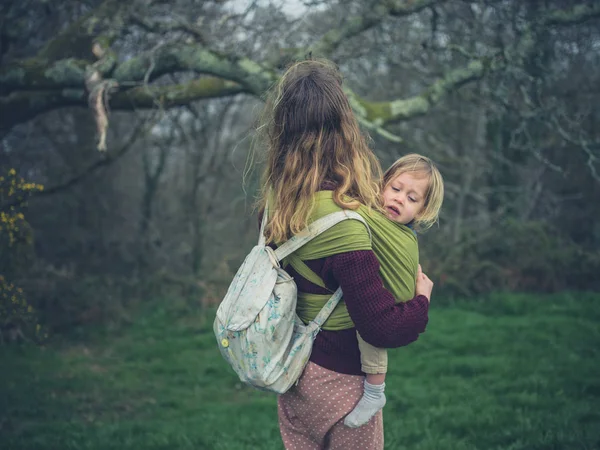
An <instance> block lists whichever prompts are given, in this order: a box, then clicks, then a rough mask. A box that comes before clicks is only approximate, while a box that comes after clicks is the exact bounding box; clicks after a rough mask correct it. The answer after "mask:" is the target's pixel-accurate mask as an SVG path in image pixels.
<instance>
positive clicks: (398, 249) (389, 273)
mask: <svg viewBox="0 0 600 450" xmlns="http://www.w3.org/2000/svg"><path fill="white" fill-rule="evenodd" d="M341 210H342V208H340V207H339V206H338V205H337V204H336V203H335V202H334V201H333V192H332V191H319V192H317V193H316V194H315V208H314V210H313V213H312V214H311V217H310V220H309V222H313V221H315V220H317V219H319V218H321V217H323V216H325V215H327V214H330V213H332V212H336V211H341ZM357 212H358V213H359V214H360V215H361V216H362V217H363V218H364V219H365V221H366V222H367V224H368V225H369V229H370V230H371V237H372V239H371V241H369V236H368V233H365V229H364V225H363V224H362V223H360V222H359V221H356V220H345V221H343V222H340V223H339V224H337V225H335V226H333V227H332V228H331V229H330V230H328V231H326V232H325V233H323V234H321V235H319V236H317V237H316V238H315V239H313V240H312V241H310V242H309V243H308V244H306V245H304V246H303V247H301V248H300V249H298V250H297V251H296V252H295V253H293V254H292V255H290V256H288V257H287V258H286V259H285V260H284V264H288V263H289V264H290V265H291V266H292V267H293V268H294V269H295V270H296V271H297V272H298V273H299V274H300V275H302V276H303V277H304V278H306V279H307V280H309V281H311V282H312V283H315V284H317V285H318V286H321V287H324V288H326V287H325V284H324V283H323V280H322V279H321V278H320V277H319V276H318V275H317V274H315V273H314V272H313V271H312V270H311V269H310V268H309V267H308V266H307V265H306V264H304V262H303V261H307V260H312V259H321V258H325V257H328V256H331V255H335V254H338V253H345V252H350V251H356V250H371V249H372V250H373V251H374V252H375V255H376V256H377V259H378V260H379V263H380V274H381V278H382V279H383V283H384V286H385V287H386V288H387V289H388V290H389V291H390V292H391V293H392V294H393V295H394V297H395V298H396V301H408V300H410V299H411V298H413V297H414V294H415V280H416V276H417V266H418V264H419V251H418V243H417V238H416V236H415V234H414V233H413V231H412V230H411V229H410V228H408V227H406V226H404V225H401V224H398V223H396V222H393V221H391V220H389V219H388V218H387V217H385V216H384V215H383V214H381V213H379V212H377V211H372V210H369V209H368V208H367V207H364V206H360V207H359V209H358V210H357ZM330 297H331V295H317V294H307V293H304V292H298V306H297V308H296V311H297V312H298V316H299V317H300V319H302V320H303V321H304V322H305V323H308V322H309V321H310V320H312V319H314V318H315V317H316V316H317V314H318V313H319V311H320V310H321V308H322V307H323V305H325V303H326V302H327V300H329V298H330ZM353 327H354V323H353V322H352V320H351V319H350V315H349V314H348V309H347V308H346V304H345V302H344V299H343V298H342V300H341V301H340V302H339V304H338V305H337V307H336V308H335V309H334V310H333V313H332V314H331V316H329V319H328V320H327V321H326V322H325V323H324V325H323V327H322V328H323V329H324V330H344V329H348V328H353Z"/></svg>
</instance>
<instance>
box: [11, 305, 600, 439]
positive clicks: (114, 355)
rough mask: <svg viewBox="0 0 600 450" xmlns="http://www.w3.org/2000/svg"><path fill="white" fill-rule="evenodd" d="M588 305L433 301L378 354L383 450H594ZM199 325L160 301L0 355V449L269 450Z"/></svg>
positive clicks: (206, 329)
mask: <svg viewBox="0 0 600 450" xmlns="http://www.w3.org/2000/svg"><path fill="white" fill-rule="evenodd" d="M596 302H598V303H596ZM599 303H600V295H598V294H582V295H578V294H561V295H554V296H528V295H506V296H502V295H497V296H493V297H490V298H487V299H485V300H483V299H482V300H481V301H479V302H475V303H473V302H471V303H460V302H459V303H456V304H455V305H454V306H450V307H436V306H435V304H434V305H433V307H432V311H431V314H430V323H429V326H428V331H427V332H426V333H425V334H424V335H423V336H422V338H420V339H419V341H418V342H417V343H416V344H413V345H411V346H409V347H406V348H403V349H398V350H393V351H391V352H390V366H391V371H390V374H389V376H388V381H387V385H388V389H387V393H388V405H387V406H386V408H385V411H384V421H385V441H386V449H415V450H417V449H419V450H426V449H427V450H439V449H450V450H463V449H464V450H467V449H485V450H493V449H506V450H508V449H511V450H517V449H523V450H525V449H527V450H538V449H539V450H542V449H567V450H575V449H600V402H599V400H600V370H599V369H600V358H599V356H600V326H599V323H600V304H599ZM210 325H211V319H210V318H209V317H208V318H203V317H202V316H200V315H197V316H196V315H194V314H193V313H191V312H190V308H189V307H186V308H183V307H178V306H177V305H173V304H170V306H167V305H166V303H165V304H164V305H163V306H162V307H160V306H157V305H152V307H148V308H147V310H146V311H145V312H141V313H139V314H138V317H137V319H136V320H135V321H134V323H133V324H132V325H129V326H121V327H118V328H115V329H97V330H93V329H92V330H87V331H86V332H85V333H84V334H82V335H81V336H78V337H76V338H75V337H71V338H70V339H69V340H62V341H61V342H53V343H49V344H48V345H46V346H45V347H44V348H38V347H33V346H5V347H0V361H1V371H0V448H1V449H122V450H124V449H211V450H212V449H281V448H282V445H281V442H280V438H279V432H278V428H277V412H276V406H275V397H274V396H273V395H268V394H264V393H261V392H257V391H253V390H251V389H249V388H246V387H243V386H241V385H240V384H239V383H238V381H237V378H236V377H235V375H234V374H233V372H231V371H230V370H229V369H228V367H226V366H225V363H224V362H223V361H222V359H221V356H220V354H219V352H218V349H217V347H216V344H215V341H214V337H213V335H212V331H211V328H210ZM74 342H76V343H74Z"/></svg>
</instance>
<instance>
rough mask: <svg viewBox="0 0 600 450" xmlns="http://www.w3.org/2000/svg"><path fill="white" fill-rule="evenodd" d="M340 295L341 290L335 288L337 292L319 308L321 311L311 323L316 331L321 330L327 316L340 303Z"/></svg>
mask: <svg viewBox="0 0 600 450" xmlns="http://www.w3.org/2000/svg"><path fill="white" fill-rule="evenodd" d="M342 295H343V293H342V288H337V290H336V291H335V292H334V293H333V295H332V296H331V298H330V299H329V300H327V303H325V305H324V306H323V307H322V308H321V311H319V314H317V317H315V318H314V319H313V320H312V321H311V322H312V323H314V324H315V325H316V326H317V328H318V329H321V327H322V326H323V324H324V323H325V321H326V320H327V319H329V316H330V315H331V313H332V312H333V310H334V309H335V307H336V306H337V304H338V303H339V302H340V300H341V298H342Z"/></svg>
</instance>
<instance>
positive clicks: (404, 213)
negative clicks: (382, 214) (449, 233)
mask: <svg viewBox="0 0 600 450" xmlns="http://www.w3.org/2000/svg"><path fill="white" fill-rule="evenodd" d="M428 186H429V176H428V175H427V174H422V173H419V172H404V173H401V174H400V175H398V176H397V177H395V178H392V180H391V181H390V182H389V183H388V185H387V186H386V187H385V189H384V190H383V204H384V207H385V211H386V213H387V216H388V217H389V218H390V219H391V220H393V221H394V222H398V223H401V224H404V225H406V224H407V223H410V222H412V221H413V220H414V218H415V217H416V216H417V215H418V214H419V213H420V212H421V210H422V209H423V206H424V205H425V194H426V193H427V187H428Z"/></svg>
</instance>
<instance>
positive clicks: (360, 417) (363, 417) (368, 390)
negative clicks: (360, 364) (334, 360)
mask: <svg viewBox="0 0 600 450" xmlns="http://www.w3.org/2000/svg"><path fill="white" fill-rule="evenodd" d="M384 390H385V383H383V384H370V383H369V382H368V381H367V380H365V391H364V392H363V396H362V398H361V399H360V401H359V402H358V404H357V405H356V406H355V407H354V409H353V410H352V411H351V412H350V414H348V415H347V416H346V418H345V419H344V425H346V426H347V427H350V428H358V427H360V426H362V425H364V424H366V423H367V422H368V421H369V420H371V417H373V416H374V415H375V414H377V412H378V411H379V410H381V409H382V408H383V407H384V406H385V394H384V392H383V391H384Z"/></svg>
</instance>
